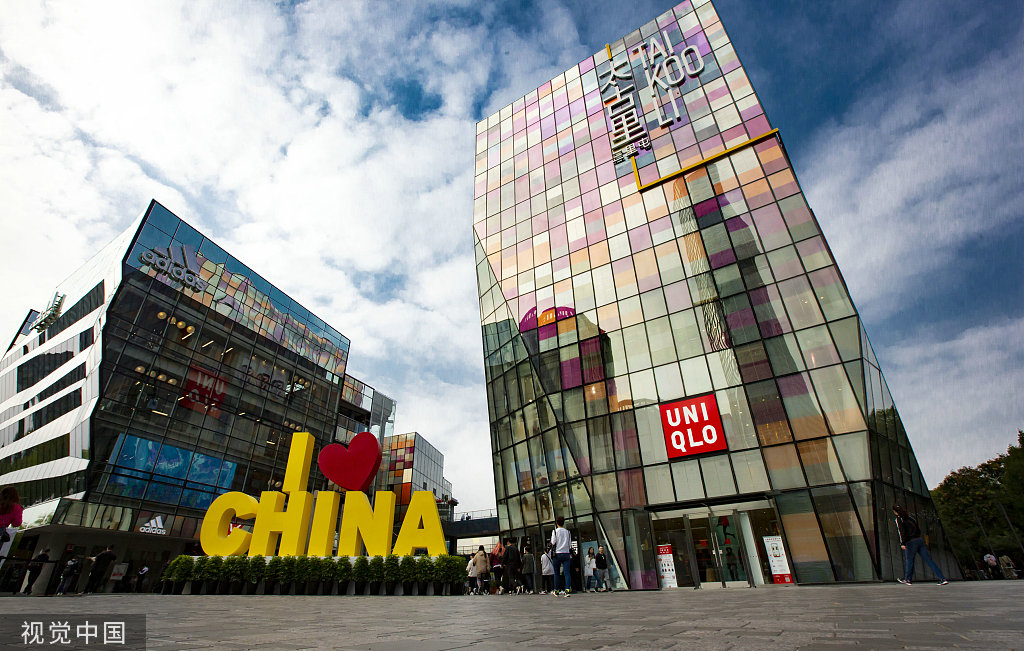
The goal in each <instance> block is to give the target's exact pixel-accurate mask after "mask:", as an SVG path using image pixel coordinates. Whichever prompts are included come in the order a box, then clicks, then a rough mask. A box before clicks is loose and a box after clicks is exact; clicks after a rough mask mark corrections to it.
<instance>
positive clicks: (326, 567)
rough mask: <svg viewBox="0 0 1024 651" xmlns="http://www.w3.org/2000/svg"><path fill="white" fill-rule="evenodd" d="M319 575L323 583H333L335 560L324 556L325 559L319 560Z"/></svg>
mask: <svg viewBox="0 0 1024 651" xmlns="http://www.w3.org/2000/svg"><path fill="white" fill-rule="evenodd" d="M316 566H317V570H318V572H317V574H318V578H319V580H321V581H333V580H334V559H333V558H331V557H330V556H324V557H323V558H319V559H317V562H316Z"/></svg>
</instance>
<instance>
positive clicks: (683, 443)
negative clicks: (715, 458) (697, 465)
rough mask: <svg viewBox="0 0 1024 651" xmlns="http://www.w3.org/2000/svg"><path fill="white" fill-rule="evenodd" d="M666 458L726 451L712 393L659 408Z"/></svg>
mask: <svg viewBox="0 0 1024 651" xmlns="http://www.w3.org/2000/svg"><path fill="white" fill-rule="evenodd" d="M661 428H662V430H663V431H664V432H665V449H666V450H667V451H668V458H669V459H676V458H678V457H688V456H691V455H694V454H705V453H707V452H718V451H720V450H728V449H729V448H728V446H727V445H726V443H725V432H724V431H723V430H722V417H721V416H720V415H719V414H718V401H717V400H715V394H713V393H709V394H708V395H706V396H700V397H698V398H690V399H689V400H679V401H677V402H670V403H668V404H665V405H661Z"/></svg>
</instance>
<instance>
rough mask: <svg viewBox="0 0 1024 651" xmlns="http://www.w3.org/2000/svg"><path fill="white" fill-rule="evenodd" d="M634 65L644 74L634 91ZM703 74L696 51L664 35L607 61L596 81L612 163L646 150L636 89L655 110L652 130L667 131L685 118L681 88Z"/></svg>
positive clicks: (647, 144)
mask: <svg viewBox="0 0 1024 651" xmlns="http://www.w3.org/2000/svg"><path fill="white" fill-rule="evenodd" d="M662 39H664V40H662ZM637 60H639V63H640V65H641V66H642V67H643V74H644V76H643V80H642V81H643V82H644V84H643V85H640V86H638V84H637V82H636V81H635V77H634V74H635V73H634V72H633V66H634V63H633V62H634V61H637ZM703 71H704V60H703V59H702V58H701V56H700V52H699V51H698V50H697V48H696V47H694V46H693V45H685V44H683V43H673V42H672V39H671V37H670V36H669V33H668V31H666V30H662V31H661V34H660V36H659V35H658V34H655V35H653V36H651V37H650V39H648V40H647V41H646V42H645V41H641V42H640V43H639V44H637V45H635V46H633V48H632V49H630V50H629V52H628V53H627V52H621V53H619V55H618V56H617V57H615V58H614V59H612V62H611V67H610V68H609V69H608V70H607V71H606V72H604V73H603V74H602V75H601V76H600V88H601V100H602V102H603V103H604V109H605V116H606V117H607V119H608V127H609V138H610V140H611V147H612V158H613V159H614V161H615V162H616V163H621V162H623V161H625V160H626V159H627V158H632V157H634V156H636V155H637V153H638V152H637V149H638V148H639V149H650V148H651V138H650V134H649V133H648V132H647V127H646V124H645V117H644V111H643V108H642V107H643V105H644V103H643V101H641V100H642V96H641V95H640V93H639V92H638V90H643V89H646V92H645V94H646V95H648V96H649V98H650V99H651V100H653V103H654V105H655V107H657V118H658V126H659V127H667V126H669V125H671V124H673V123H674V122H676V121H678V120H682V119H683V118H684V116H686V107H685V106H684V107H683V109H682V111H680V108H679V103H680V102H682V92H681V90H680V88H681V87H682V86H683V83H684V82H685V81H686V80H687V79H689V78H692V77H697V76H698V75H700V73H701V72H703Z"/></svg>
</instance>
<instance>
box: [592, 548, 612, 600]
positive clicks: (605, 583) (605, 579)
mask: <svg viewBox="0 0 1024 651" xmlns="http://www.w3.org/2000/svg"><path fill="white" fill-rule="evenodd" d="M594 568H595V569H596V570H597V590H598V592H602V591H603V592H610V591H611V589H612V581H611V575H610V574H609V572H608V557H607V556H605V555H604V545H598V546H597V555H596V556H594Z"/></svg>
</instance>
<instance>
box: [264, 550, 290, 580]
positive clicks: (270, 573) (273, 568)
mask: <svg viewBox="0 0 1024 651" xmlns="http://www.w3.org/2000/svg"><path fill="white" fill-rule="evenodd" d="M265 576H266V578H267V581H277V582H281V581H285V580H286V579H285V578H284V558H282V557H280V556H274V557H273V558H271V559H270V561H268V562H267V570H266V573H265Z"/></svg>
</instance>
